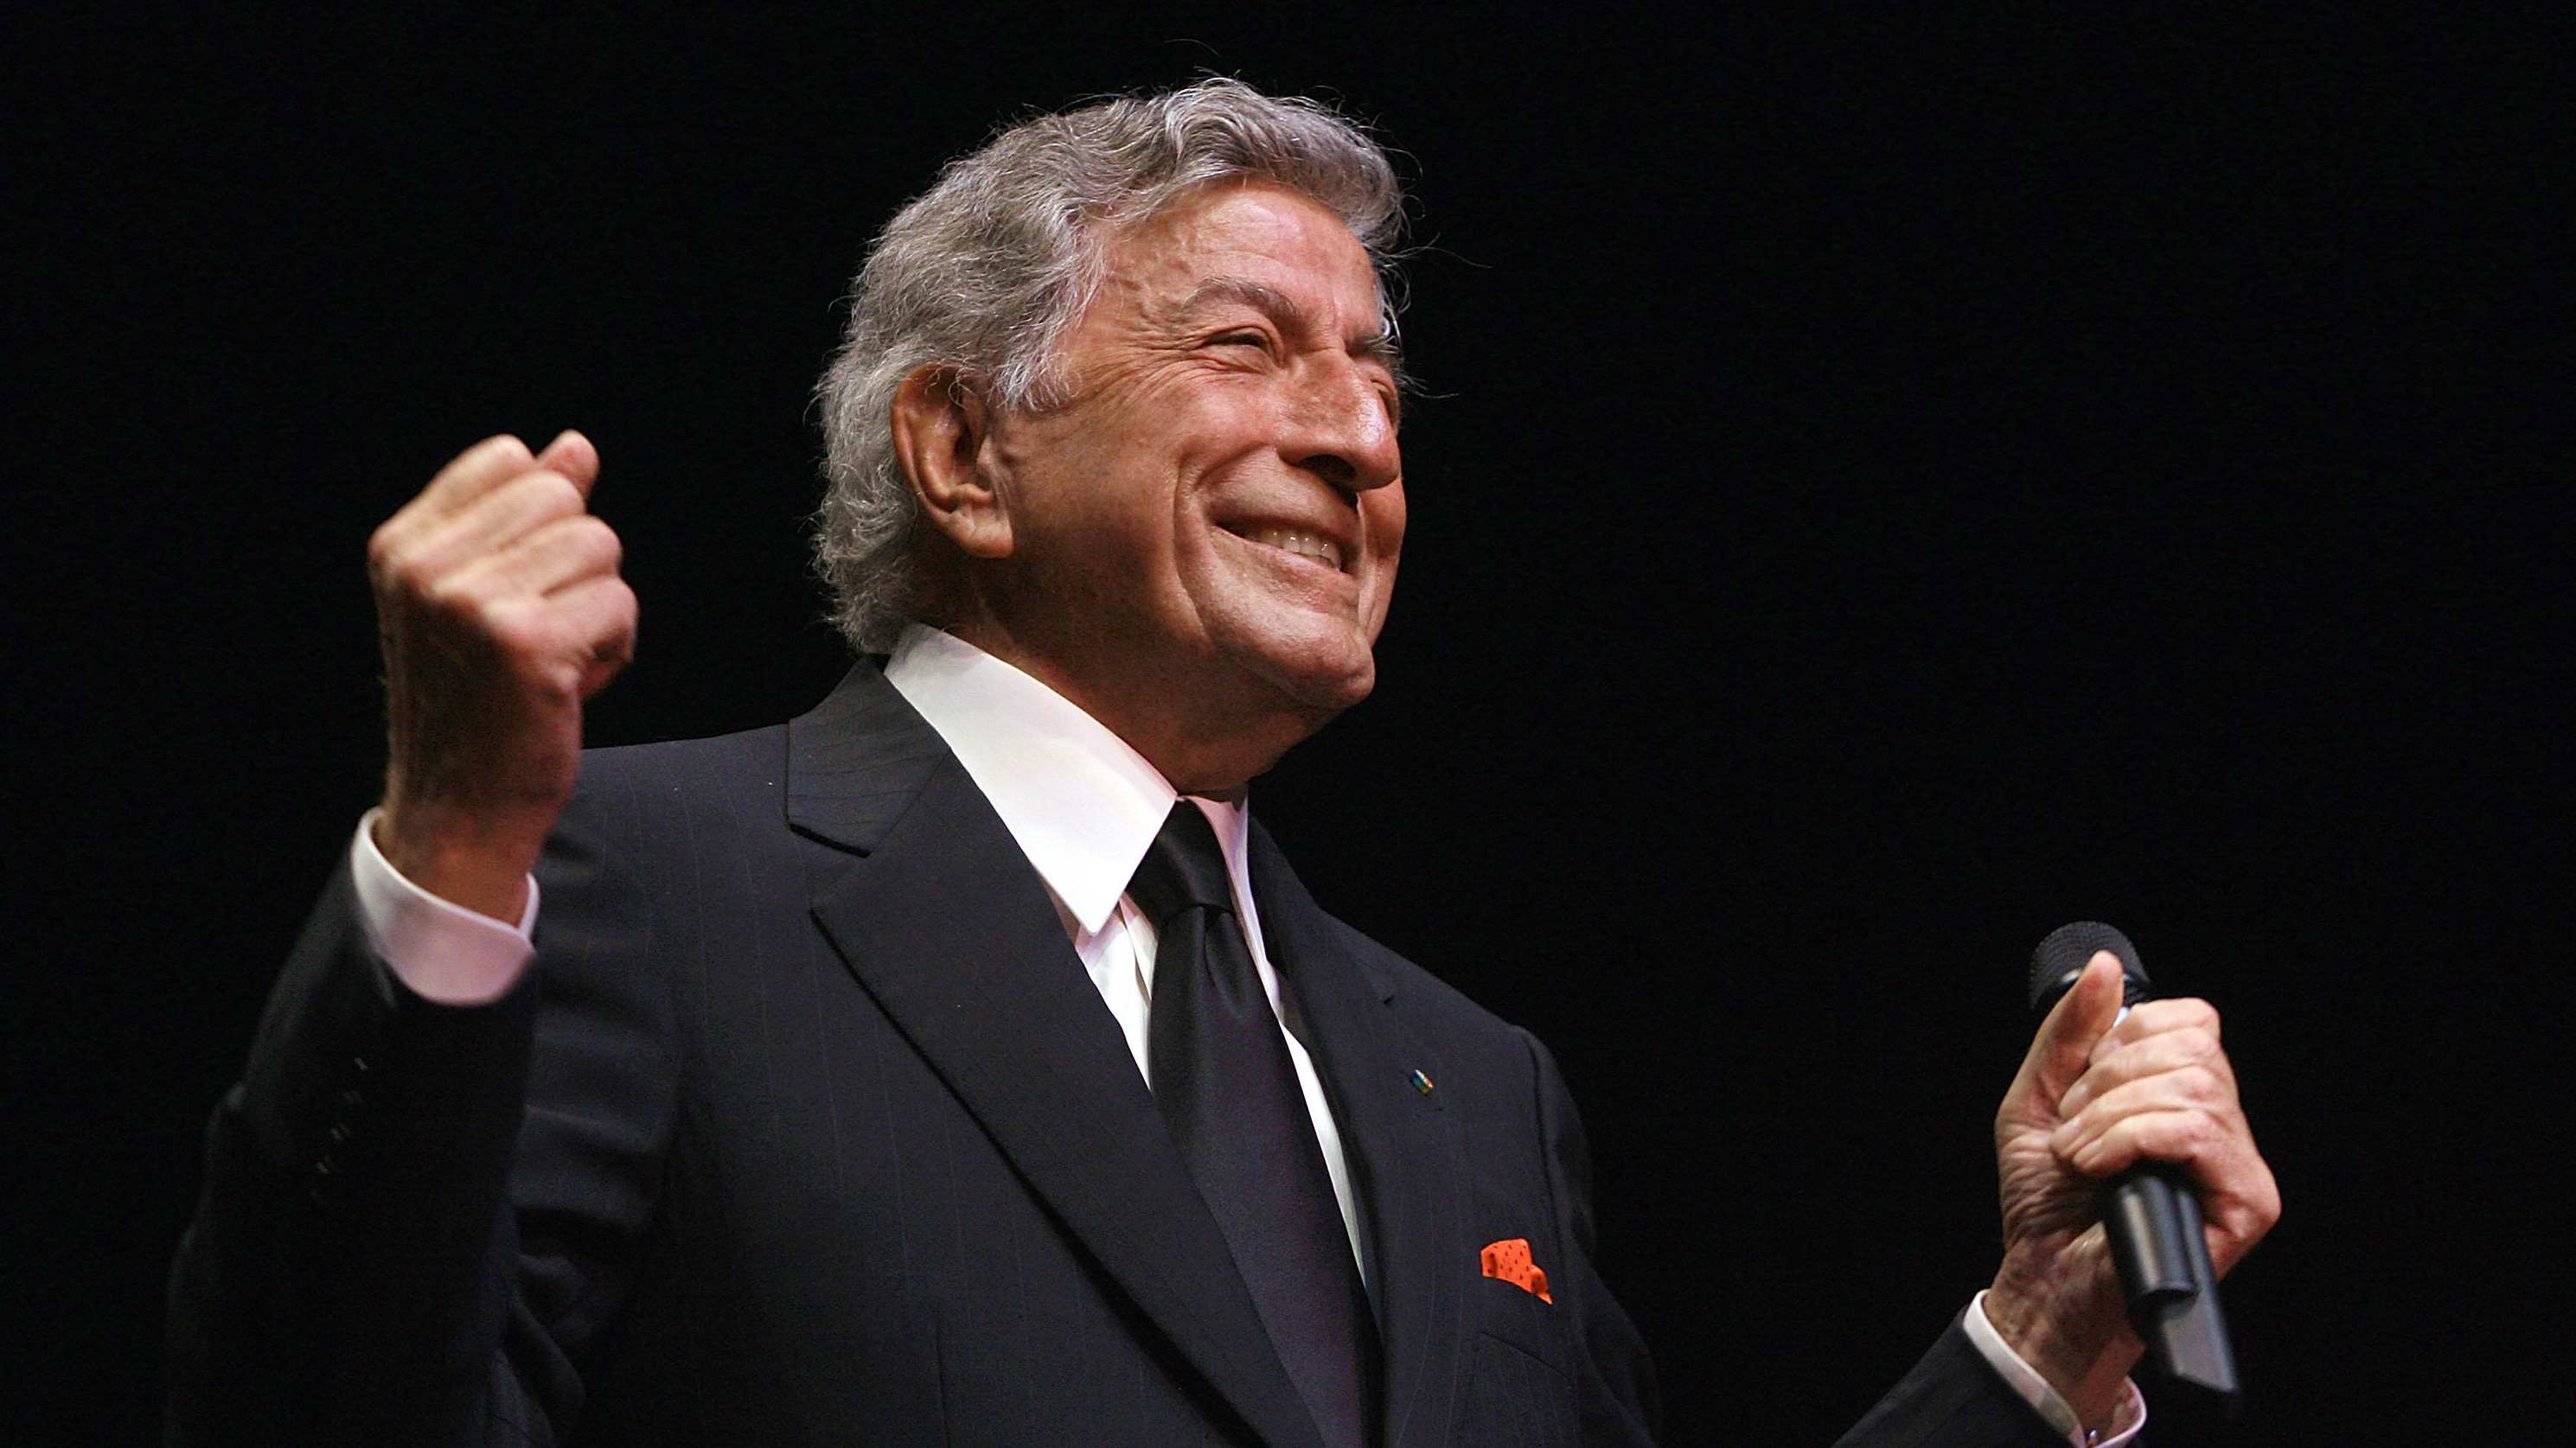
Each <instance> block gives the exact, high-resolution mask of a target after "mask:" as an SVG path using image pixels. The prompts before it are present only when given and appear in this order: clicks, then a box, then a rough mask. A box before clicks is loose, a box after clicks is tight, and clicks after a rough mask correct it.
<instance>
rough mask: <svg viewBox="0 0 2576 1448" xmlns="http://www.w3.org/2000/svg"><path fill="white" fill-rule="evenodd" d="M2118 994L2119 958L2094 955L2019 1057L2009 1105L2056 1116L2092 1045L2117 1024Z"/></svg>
mask: <svg viewBox="0 0 2576 1448" xmlns="http://www.w3.org/2000/svg"><path fill="white" fill-rule="evenodd" d="M2122 994H2123V992H2122V989H2121V979H2120V961H2119V957H2117V956H2114V955H2113V954H2111V952H2109V951H2107V950H2097V951H2095V952H2093V958H2092V959H2091V960H2089V961H2086V962H2085V963H2084V973H2083V974H2082V975H2080V976H2077V977H2076V978H2075V984H2074V985H2072V986H2070V987H2068V988H2067V992H2066V994H2065V995H2063V996H2061V997H2059V998H2058V1002H2057V1005H2056V1007H2055V1008H2054V1009H2052V1010H2051V1011H2050V1012H2049V1013H2048V1019H2046V1020H2044V1021H2042V1022H2040V1023H2039V1034H2038V1035H2037V1036H2035V1037H2033V1038H2032V1039H2031V1043H2030V1054H2029V1055H2027V1056H2025V1057H2023V1058H2022V1063H2021V1073H2020V1074H2019V1075H2017V1076H2015V1077H2014V1078H2013V1087H2012V1093H2011V1100H2012V1103H2013V1104H2014V1105H2016V1106H2019V1107H2022V1108H2023V1109H2025V1110H2033V1109H2035V1110H2037V1111H2038V1112H2040V1113H2042V1114H2045V1115H2047V1116H2050V1117H2052V1118H2053V1117H2054V1116H2055V1115H2056V1113H2057V1103H2058V1101H2059V1099H2060V1098H2062V1097H2064V1096H2065V1095H2066V1091H2067V1088H2068V1087H2070V1086H2073V1085H2074V1084H2075V1080H2076V1078H2077V1077H2079V1076H2082V1075H2083V1074H2084V1070H2085V1067H2086V1066H2088V1065H2089V1064H2091V1062H2092V1059H2093V1047H2094V1045H2095V1043H2097V1042H2099V1041H2100V1040H2101V1039H2102V1038H2103V1037H2104V1036H2105V1035H2108V1034H2109V1033H2110V1030H2111V1027H2112V1026H2114V1025H2116V1024H2118V1023H2119V1019H2120V998H2121V996H2122Z"/></svg>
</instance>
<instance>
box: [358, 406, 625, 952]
mask: <svg viewBox="0 0 2576 1448" xmlns="http://www.w3.org/2000/svg"><path fill="white" fill-rule="evenodd" d="M598 476H599V453H598V452H597V450H596V449H594V448H592V446H591V445H590V440H589V439H588V438H585V437H583V436H582V435H581V434H579V433H577V432H567V433H564V434H563V435H562V436H560V437H558V438H556V439H555V440H554V441H553V442H552V443H549V444H547V446H546V450H545V452H544V453H543V454H542V455H539V456H535V457H531V456H529V454H528V447H527V444H525V443H523V442H521V441H519V440H518V439H517V438H515V437H495V438H488V439H486V440H484V441H482V442H480V443H477V444H475V445H474V446H473V447H471V448H468V449H466V450H465V451H464V452H463V453H460V454H459V455H458V456H457V458H456V460H455V461H453V462H451V463H449V464H448V465H447V466H446V468H445V469H443V470H441V471H440V473H439V474H438V476H437V477H436V478H433V479H431V481H430V484H429V486H428V487H427V488H425V489H423V490H422V491H421V494H420V496H419V497H417V498H414V499H412V500H411V502H410V503H409V504H407V505H405V506H404V508H403V510H402V511H401V512H399V513H396V514H395V515H394V516H393V517H392V518H391V519H389V520H387V521H386V523H385V525H384V526H383V527H381V528H378V529H377V530H376V533H375V536H374V538H372V539H371V540H369V542H368V545H367V572H368V576H369V578H370V579H371V580H372V581H373V583H374V585H375V594H376V620H377V629H378V633H379V635H380V637H381V638H382V640H383V644H384V654H385V694H386V713H387V735H388V740H387V742H388V750H387V755H388V758H387V764H386V769H385V798H384V813H383V814H382V815H381V816H380V817H379V818H378V819H377V821H376V845H377V848H379V849H381V850H383V851H384V853H385V858H386V859H387V860H388V861H389V862H390V863H391V864H392V865H393V867H394V868H395V869H397V870H399V871H401V872H402V873H403V875H404V876H405V877H407V878H408V879H410V880H411V881H413V882H414V883H415V884H418V885H419V886H421V887H422V888H423V889H425V890H428V891H429V892H431V893H432V894H435V895H439V896H441V897H443V898H445V899H448V900H452V901H454V902H456V903H457V904H459V905H463V906H465V907H466V908H468V909H471V910H476V911H479V912H481V913H483V914H485V915H489V916H492V917H493V918H495V919H500V920H508V921H513V922H515V921H516V920H517V919H518V918H519V915H520V913H521V911H522V909H523V908H524V906H525V904H526V898H527V896H526V880H527V874H528V870H529V869H530V867H532V866H533V865H534V864H535V863H536V859H537V854H538V851H539V850H540V849H542V848H543V846H544V844H545V838H546V834H547V832H548V831H549V830H551V829H552V828H553V827H554V823H555V818H556V816H557V815H558V814H560V813H561V811H562V809H563V806H564V802H565V801H566V800H567V799H569V798H570V797H571V794H572V786H573V777H574V775H575V773H576V772H577V771H578V770H579V768H580V763H581V707H582V703H583V701H585V700H587V699H588V698H589V697H590V696H591V695H593V694H595V693H597V692H599V690H600V689H601V688H602V687H603V686H605V685H606V684H607V683H608V681H609V680H610V679H611V678H613V677H615V676H616V674H617V671H618V670H619V669H621V668H623V667H625V664H626V661H627V660H628V658H630V657H631V656H632V655H633V653H634V648H635V594H634V591H633V590H632V589H630V588H628V587H627V586H626V581H625V580H624V579H622V578H620V577H618V575H617V565H618V559H619V552H620V550H619V545H618V541H617V535H616V534H615V533H614V532H612V531H610V529H609V527H608V525H607V524H606V523H603V522H601V521H600V520H599V519H597V518H595V517H593V516H591V514H590V512H589V499H590V488H591V484H592V482H593V481H595V480H596V479H597V478H598Z"/></svg>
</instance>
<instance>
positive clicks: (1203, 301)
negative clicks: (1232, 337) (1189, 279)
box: [1181, 277, 1404, 374]
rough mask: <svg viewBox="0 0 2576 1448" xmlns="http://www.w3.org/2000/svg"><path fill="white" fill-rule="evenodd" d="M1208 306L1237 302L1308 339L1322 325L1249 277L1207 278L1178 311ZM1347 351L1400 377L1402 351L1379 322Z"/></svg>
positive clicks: (1292, 301) (1390, 330)
mask: <svg viewBox="0 0 2576 1448" xmlns="http://www.w3.org/2000/svg"><path fill="white" fill-rule="evenodd" d="M1210 302H1238V303H1240V304H1242V305H1244V306H1247V307H1250V308H1252V309H1253V310H1255V311H1259V312H1266V313H1268V314H1269V315H1270V319H1271V320H1272V321H1275V322H1277V323H1278V324H1279V325H1280V326H1282V327H1284V328H1286V329H1288V330H1289V331H1291V332H1299V333H1303V334H1304V335H1306V336H1309V337H1312V336H1315V335H1317V334H1319V333H1320V332H1322V331H1323V323H1322V322H1321V321H1320V320H1319V319H1318V318H1317V317H1316V316H1315V314H1314V313H1313V312H1311V311H1308V310H1307V309H1306V307H1305V305H1304V304H1303V303H1300V302H1299V301H1298V300H1297V299H1296V298H1295V297H1292V296H1290V295H1288V294H1287V293H1286V292H1283V291H1281V290H1279V289H1278V288H1277V287H1274V286H1271V285H1269V284H1268V283H1266V282H1257V281H1254V280H1253V279H1252V278H1250V277H1209V278H1208V279H1207V280H1206V281H1203V282H1201V283H1199V284H1198V285H1197V286H1196V287H1194V288H1192V289H1191V291H1190V294H1189V295H1188V296H1187V297H1185V298H1183V299H1182V301H1181V311H1182V312H1184V313H1188V312H1195V311H1197V310H1198V309H1199V308H1201V307H1204V306H1206V305H1207V304H1209V303H1210ZM1351 350H1352V351H1354V352H1357V353H1358V354H1360V355H1361V356H1363V357H1366V358H1368V359H1369V360H1370V361H1373V362H1378V363H1382V364H1384V365H1385V367H1386V368H1387V370H1388V371H1390V372H1395V373H1398V374H1401V373H1402V372H1403V370H1404V367H1403V349H1402V348H1400V347H1399V346H1398V345H1397V344H1396V339H1395V332H1394V329H1393V328H1391V327H1389V326H1387V325H1385V324H1384V323H1383V322H1381V323H1380V324H1379V326H1378V329H1377V330H1376V331H1374V332H1372V333H1370V334H1369V335H1368V336H1366V337H1363V338H1361V339H1359V340H1358V341H1356V342H1354V343H1353V344H1351Z"/></svg>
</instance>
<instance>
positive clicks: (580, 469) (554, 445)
mask: <svg viewBox="0 0 2576 1448" xmlns="http://www.w3.org/2000/svg"><path fill="white" fill-rule="evenodd" d="M529 467H531V468H543V469H545V470H546V471H548V472H555V473H561V474H563V475H564V478H565V479H566V480H567V481H569V482H570V483H571V484H572V485H573V486H574V487H576V488H579V489H581V495H582V497H583V498H585V499H587V498H588V497H589V496H590V489H591V485H592V484H593V483H596V482H598V481H599V449H598V448H596V447H593V446H592V445H591V441H590V439H589V438H586V437H584V436H582V435H581V434H580V433H578V432H575V431H574V430H572V429H571V428H565V429H564V430H563V431H562V432H559V433H556V434H555V440H554V441H553V442H550V443H547V444H546V450H545V451H544V452H541V453H539V454H537V460H536V461H535V462H533V463H531V464H529Z"/></svg>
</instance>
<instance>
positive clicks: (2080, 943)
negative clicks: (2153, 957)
mask: <svg viewBox="0 0 2576 1448" xmlns="http://www.w3.org/2000/svg"><path fill="white" fill-rule="evenodd" d="M2097 950H2107V951H2109V952H2111V953H2112V954H2113V955H2115V956H2118V957H2119V958H2120V974H2121V976H2122V977H2123V979H2125V980H2126V982H2127V986H2126V988H2125V989H2124V990H2123V991H2122V993H2121V995H2122V999H2123V1000H2124V1001H2126V1002H2127V1003H2128V1004H2130V1005H2135V1004H2137V1003H2138V1002H2140V1001H2142V1000H2145V999H2147V998H2148V997H2150V996H2152V995H2153V994H2154V993H2155V992H2154V988H2153V986H2152V983H2151V982H2149V981H2148V979H2147V968H2146V967H2145V966H2143V965H2140V964H2139V963H2138V947H2136V946H2134V945H2131V944H2130V943H2129V937H2127V936H2125V935H2122V934H2121V933H2120V932H2119V931H2117V930H2114V929H2113V928H2111V927H2110V926H2108V925H2105V924H2103V923H2102V922H2101V921H2099V920H2078V921H2076V922H2075V923H2074V924H2072V925H2061V926H2059V927H2057V928H2056V929H2055V930H2052V931H2050V932H2048V938H2047V939H2045V940H2043V941H2041V942H2040V943H2039V948H2038V949H2037V950H2034V951H2032V952H2031V953H2030V1008H2031V1009H2032V1010H2034V1011H2038V1012H2040V1013H2041V1014H2043V1015H2044V1014H2046V1013H2047V1011H2048V1009H2049V1008H2050V1007H2051V1006H2054V1005H2056V1004H2057V998H2058V997H2059V996H2062V995H2064V994H2066V992H2067V989H2068V988H2069V987H2071V986H2073V985H2074V984H2075V978H2076V977H2077V976H2080V975H2082V974H2083V973H2084V966H2085V963H2086V962H2088V961H2090V960H2092V958H2093V953H2094V952H2095V951H2097Z"/></svg>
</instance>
